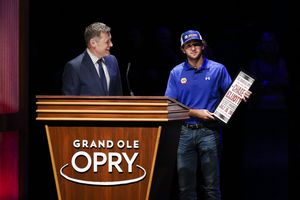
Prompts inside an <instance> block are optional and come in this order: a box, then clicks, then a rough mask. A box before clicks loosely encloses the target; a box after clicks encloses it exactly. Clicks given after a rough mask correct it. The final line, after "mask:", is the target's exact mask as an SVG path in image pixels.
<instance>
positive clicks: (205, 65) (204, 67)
mask: <svg viewBox="0 0 300 200" xmlns="http://www.w3.org/2000/svg"><path fill="white" fill-rule="evenodd" d="M184 67H185V69H186V70H195V68H194V67H192V66H191V65H190V64H189V62H188V61H187V60H186V61H185V62H184ZM207 67H208V66H207V59H206V58H205V57H203V63H202V65H201V67H200V68H199V69H197V70H195V71H200V70H204V69H207Z"/></svg>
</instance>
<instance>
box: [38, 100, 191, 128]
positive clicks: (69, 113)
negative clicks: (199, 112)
mask: <svg viewBox="0 0 300 200" xmlns="http://www.w3.org/2000/svg"><path fill="white" fill-rule="evenodd" d="M36 100H37V101H36V106H37V109H36V114H37V118H36V120H45V121H154V122H155V121H172V120H184V119H187V118H188V112H189V108H188V107H187V106H185V105H183V104H181V103H180V102H178V101H176V100H175V99H172V98H169V97H166V96H64V95H54V96H51V95H37V96H36Z"/></svg>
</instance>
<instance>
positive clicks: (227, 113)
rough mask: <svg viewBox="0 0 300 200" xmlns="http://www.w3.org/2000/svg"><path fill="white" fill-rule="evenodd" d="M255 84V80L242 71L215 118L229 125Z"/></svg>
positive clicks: (221, 103) (217, 110) (228, 91)
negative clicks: (246, 94) (244, 95)
mask: <svg viewBox="0 0 300 200" xmlns="http://www.w3.org/2000/svg"><path fill="white" fill-rule="evenodd" d="M253 82H254V78H252V77H250V76H249V75H248V74H246V73H245V72H243V71H240V72H239V74H238V75H237V77H236V78H235V80H234V81H233V83H232V84H231V86H230V87H229V89H228V90H227V92H226V94H225V96H224V97H223V99H222V100H221V102H220V103H219V105H218V106H217V108H216V110H215V112H214V116H215V117H217V118H218V119H220V120H221V121H223V122H224V123H227V122H228V121H229V119H230V118H231V116H232V114H233V113H234V111H235V110H236V108H237V107H238V105H239V104H240V103H241V101H242V95H243V94H244V93H245V92H246V91H247V90H249V88H250V87H251V85H252V84H253Z"/></svg>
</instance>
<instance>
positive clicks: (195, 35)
mask: <svg viewBox="0 0 300 200" xmlns="http://www.w3.org/2000/svg"><path fill="white" fill-rule="evenodd" d="M191 40H199V41H202V36H201V35H200V33H199V32H198V31H195V30H188V31H186V32H184V33H182V34H181V37H180V43H181V46H182V45H184V44H185V43H187V42H188V41H191Z"/></svg>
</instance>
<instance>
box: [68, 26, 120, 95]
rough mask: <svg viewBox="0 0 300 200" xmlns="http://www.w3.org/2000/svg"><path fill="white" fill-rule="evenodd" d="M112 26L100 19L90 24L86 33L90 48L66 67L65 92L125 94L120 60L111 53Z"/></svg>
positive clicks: (74, 93) (73, 93)
mask: <svg viewBox="0 0 300 200" xmlns="http://www.w3.org/2000/svg"><path fill="white" fill-rule="evenodd" d="M110 30H111V29H110V27H108V26H107V25H106V24H103V23H100V22H95V23H93V24H91V25H89V26H87V27H86V29H85V33H84V37H85V42H86V45H87V49H86V50H85V51H84V52H83V53H82V54H80V55H79V56H77V57H76V58H74V59H72V60H70V61H69V62H68V63H67V64H66V65H65V68H64V72H63V78H62V81H63V86H62V92H63V94H64V95H86V96H121V95H123V91H122V83H121V75H120V70H119V65H118V61H117V59H116V57H115V56H114V55H111V54H110V48H111V47H112V46H113V44H112V41H111V34H110Z"/></svg>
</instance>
